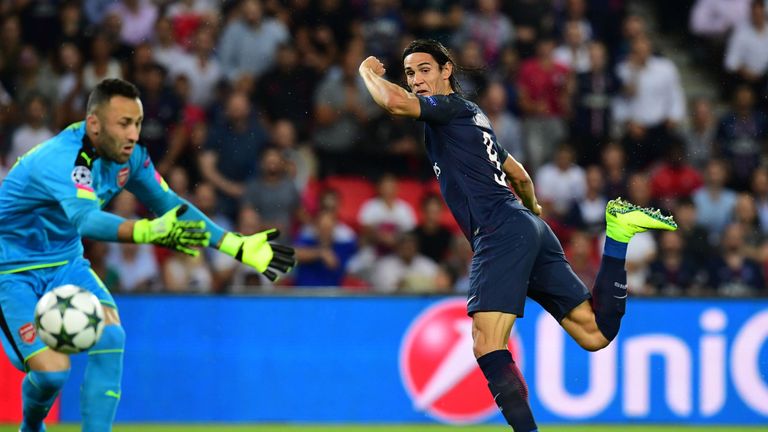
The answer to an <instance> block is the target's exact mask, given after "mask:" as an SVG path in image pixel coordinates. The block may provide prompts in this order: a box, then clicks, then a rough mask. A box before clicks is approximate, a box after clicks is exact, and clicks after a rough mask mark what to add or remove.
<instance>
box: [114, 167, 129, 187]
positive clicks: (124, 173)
mask: <svg viewBox="0 0 768 432" xmlns="http://www.w3.org/2000/svg"><path fill="white" fill-rule="evenodd" d="M130 173H131V170H130V169H128V167H125V168H122V169H121V170H120V171H118V172H117V185H118V186H120V187H123V186H125V184H126V183H128V175H130Z"/></svg>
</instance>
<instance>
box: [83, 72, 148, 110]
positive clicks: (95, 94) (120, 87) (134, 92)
mask: <svg viewBox="0 0 768 432" xmlns="http://www.w3.org/2000/svg"><path fill="white" fill-rule="evenodd" d="M139 95H140V94H139V89H138V88H136V86H135V85H133V84H131V83H129V82H128V81H125V80H121V79H119V78H107V79H105V80H103V81H101V82H100V83H99V84H98V85H97V86H96V87H95V88H94V89H93V90H92V91H91V94H90V95H89V96H88V105H87V108H86V113H87V114H88V115H92V114H95V113H96V110H98V109H99V108H101V107H102V106H104V105H105V104H108V103H109V101H110V100H111V99H112V98H113V97H115V96H123V97H126V98H128V99H138V98H139Z"/></svg>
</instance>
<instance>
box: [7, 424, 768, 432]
mask: <svg viewBox="0 0 768 432" xmlns="http://www.w3.org/2000/svg"><path fill="white" fill-rule="evenodd" d="M540 429H541V430H542V431H543V432H627V431H637V432H639V431H646V432H686V431H704V432H747V431H765V430H766V427H765V426H754V427H748V426H678V425H663V426H656V425H639V426H638V425H636V426H624V425H601V426H590V425H581V426H556V425H552V426H548V425H543V427H541V428H540ZM79 430H80V427H79V426H78V425H72V424H67V425H54V426H49V427H48V432H76V431H79ZM503 430H509V429H508V428H506V427H504V425H494V426H443V425H371V426H368V425H324V426H310V425H275V424H265V425H237V426H235V425H229V424H227V425H224V424H215V425H213V424H211V425H191V424H185V425H171V424H168V425H158V424H152V425H149V424H121V425H116V426H115V428H114V432H134V431H135V432H182V431H184V432H203V431H216V432H384V431H387V432H443V431H455V432H491V431H503ZM17 431H18V426H15V425H0V432H17Z"/></svg>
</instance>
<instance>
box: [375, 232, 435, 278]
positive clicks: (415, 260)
mask: <svg viewBox="0 0 768 432" xmlns="http://www.w3.org/2000/svg"><path fill="white" fill-rule="evenodd" d="M437 275H438V266H437V263H435V262H434V261H432V260H431V259H429V258H427V257H425V256H424V255H420V254H419V242H418V240H417V239H416V236H415V235H413V234H412V233H401V234H399V235H398V236H397V241H396V247H395V252H394V253H393V254H390V255H387V256H384V257H383V258H381V259H379V260H378V261H377V262H376V264H375V268H374V271H373V278H372V284H373V289H374V290H375V291H377V292H381V293H394V292H434V290H435V280H436V278H437Z"/></svg>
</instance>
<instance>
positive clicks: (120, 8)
mask: <svg viewBox="0 0 768 432" xmlns="http://www.w3.org/2000/svg"><path fill="white" fill-rule="evenodd" d="M107 15H115V16H118V17H120V20H121V21H122V31H121V33H120V39H121V40H122V41H123V42H125V43H126V44H128V45H130V46H136V45H138V44H140V43H141V42H146V41H149V40H150V39H152V35H153V29H154V26H155V20H157V6H155V5H154V3H152V1H150V0H120V1H119V2H117V3H115V4H113V5H112V6H110V7H109V9H107Z"/></svg>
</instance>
